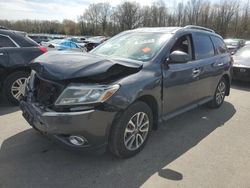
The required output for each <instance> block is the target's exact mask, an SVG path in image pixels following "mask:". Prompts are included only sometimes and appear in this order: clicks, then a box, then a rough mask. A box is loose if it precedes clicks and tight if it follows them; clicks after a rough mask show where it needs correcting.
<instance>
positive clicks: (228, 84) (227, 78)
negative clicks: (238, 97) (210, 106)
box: [222, 74, 231, 96]
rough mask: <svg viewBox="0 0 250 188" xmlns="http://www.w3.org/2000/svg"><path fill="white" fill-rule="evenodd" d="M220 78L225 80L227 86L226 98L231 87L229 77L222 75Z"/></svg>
mask: <svg viewBox="0 0 250 188" xmlns="http://www.w3.org/2000/svg"><path fill="white" fill-rule="evenodd" d="M222 78H224V79H225V80H226V82H227V83H226V84H227V90H226V96H228V95H229V94H230V85H231V81H230V77H229V75H227V74H224V75H223V76H222Z"/></svg>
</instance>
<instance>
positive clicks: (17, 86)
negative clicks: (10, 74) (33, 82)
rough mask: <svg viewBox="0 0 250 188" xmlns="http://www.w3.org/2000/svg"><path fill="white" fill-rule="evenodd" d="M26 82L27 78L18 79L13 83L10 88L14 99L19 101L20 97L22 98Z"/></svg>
mask: <svg viewBox="0 0 250 188" xmlns="http://www.w3.org/2000/svg"><path fill="white" fill-rule="evenodd" d="M27 80H28V78H19V79H17V80H16V81H15V82H13V84H12V86H11V94H12V95H13V97H14V98H15V99H17V100H20V99H21V97H22V96H24V94H25V87H26V84H27Z"/></svg>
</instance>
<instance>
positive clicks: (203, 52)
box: [194, 34, 214, 59]
mask: <svg viewBox="0 0 250 188" xmlns="http://www.w3.org/2000/svg"><path fill="white" fill-rule="evenodd" d="M194 48H195V58H196V59H205V58H209V57H212V56H214V46H213V43H212V41H211V39H210V37H209V36H208V35H202V34H196V35H195V36H194Z"/></svg>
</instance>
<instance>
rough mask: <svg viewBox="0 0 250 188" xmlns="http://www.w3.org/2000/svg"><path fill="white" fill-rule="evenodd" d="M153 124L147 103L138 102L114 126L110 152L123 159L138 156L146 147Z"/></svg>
mask: <svg viewBox="0 0 250 188" xmlns="http://www.w3.org/2000/svg"><path fill="white" fill-rule="evenodd" d="M152 123H153V115H152V111H151V109H150V107H149V106H148V105H147V104H146V103H144V102H140V101H138V102H136V103H134V104H132V105H131V106H130V107H129V108H128V109H127V110H125V111H124V112H123V114H122V115H121V116H120V117H119V119H118V120H117V121H116V122H115V123H114V125H113V128H112V130H111V136H110V141H109V149H110V151H111V152H112V153H113V154H114V155H115V156H117V157H121V158H128V157H132V156H134V155H136V154H137V153H138V152H140V151H141V150H142V148H143V147H144V146H145V144H146V141H147V139H148V136H149V133H150V130H151V127H152Z"/></svg>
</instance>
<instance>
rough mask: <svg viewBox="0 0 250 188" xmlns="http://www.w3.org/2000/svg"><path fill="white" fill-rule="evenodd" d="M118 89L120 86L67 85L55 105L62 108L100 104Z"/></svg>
mask: <svg viewBox="0 0 250 188" xmlns="http://www.w3.org/2000/svg"><path fill="white" fill-rule="evenodd" d="M119 88H120V85H112V86H105V85H98V86H89V85H82V84H78V85H76V84H74V85H69V86H68V87H67V88H66V89H65V90H64V91H63V92H62V94H61V95H60V96H59V97H58V99H57V100H56V102H55V105H62V106H63V105H83V104H92V103H101V102H104V101H106V100H107V99H108V98H110V97H111V96H112V95H113V94H114V93H115V92H116V91H117V90H118V89H119Z"/></svg>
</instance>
